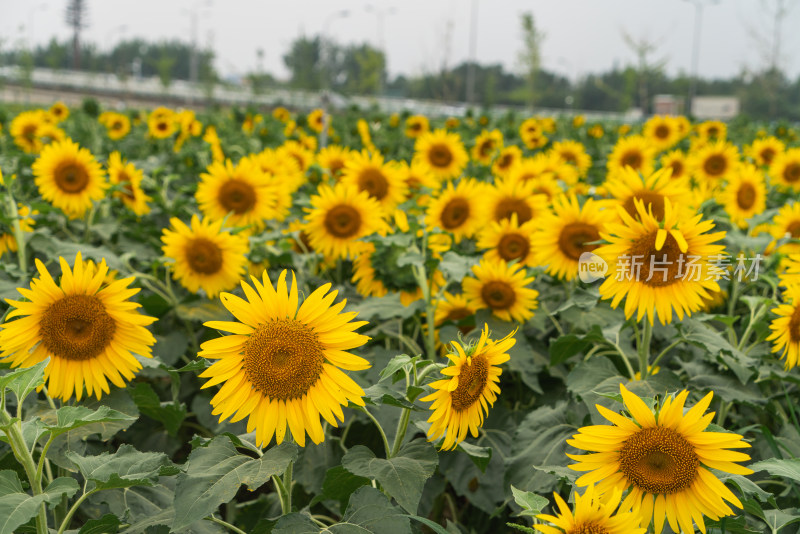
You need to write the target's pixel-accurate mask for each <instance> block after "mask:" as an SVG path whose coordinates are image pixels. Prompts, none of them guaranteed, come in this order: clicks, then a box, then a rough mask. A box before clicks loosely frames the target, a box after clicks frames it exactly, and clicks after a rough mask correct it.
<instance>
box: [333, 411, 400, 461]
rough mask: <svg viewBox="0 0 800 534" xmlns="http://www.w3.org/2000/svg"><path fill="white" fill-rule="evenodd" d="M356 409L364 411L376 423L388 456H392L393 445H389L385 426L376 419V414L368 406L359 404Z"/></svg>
mask: <svg viewBox="0 0 800 534" xmlns="http://www.w3.org/2000/svg"><path fill="white" fill-rule="evenodd" d="M356 409H357V410H359V411H361V412H364V413H365V414H366V415H367V417H369V418H370V420H371V421H372V423H373V424H374V425H375V428H377V429H378V432H379V433H380V435H381V439H382V440H383V448H384V450H385V451H386V458H391V454H392V449H391V447H389V440H388V439H386V432H384V431H383V427H382V426H381V424H380V423H379V422H378V420H377V419H375V416H373V415H372V414H371V413H369V410H367V408H366V406H358V407H357V408H356ZM349 428H350V427H349V426H348V430H349ZM342 438H344V434H343V435H342Z"/></svg>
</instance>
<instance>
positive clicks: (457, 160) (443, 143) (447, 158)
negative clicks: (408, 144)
mask: <svg viewBox="0 0 800 534" xmlns="http://www.w3.org/2000/svg"><path fill="white" fill-rule="evenodd" d="M414 161H417V162H419V163H422V164H424V165H427V166H428V168H429V169H430V170H431V172H432V173H433V174H434V175H435V176H436V177H437V178H438V179H440V180H450V179H451V178H455V177H457V176H459V175H460V174H461V171H463V170H464V167H466V165H467V162H468V161H469V156H468V155H467V151H466V149H465V148H464V144H463V143H462V142H461V137H459V135H458V134H456V133H451V132H448V131H446V130H441V129H439V130H434V131H432V132H427V133H425V134H423V135H421V136H420V137H418V138H417V141H416V143H415V144H414Z"/></svg>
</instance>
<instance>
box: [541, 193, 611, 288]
mask: <svg viewBox="0 0 800 534" xmlns="http://www.w3.org/2000/svg"><path fill="white" fill-rule="evenodd" d="M614 218H615V217H614V213H613V211H612V210H602V209H600V206H599V204H598V203H597V202H595V201H594V200H592V199H591V198H590V199H587V200H586V202H585V203H584V204H583V207H581V206H580V204H578V199H577V198H576V197H575V196H574V195H570V196H566V195H562V196H560V197H556V199H555V200H554V201H553V211H549V210H548V211H546V212H545V213H544V214H542V216H541V218H539V220H538V221H537V223H536V227H537V229H536V231H535V233H534V234H533V236H531V244H532V249H533V250H534V251H535V258H534V261H535V263H536V264H538V265H547V272H548V273H550V274H551V275H552V276H554V277H557V278H563V279H565V280H572V279H573V278H575V277H576V276H578V265H579V264H578V262H579V260H580V258H581V255H583V254H584V253H586V252H592V251H594V250H595V249H596V248H597V247H599V246H600V245H599V244H597V243H595V242H596V241H600V232H603V231H604V229H605V226H606V224H608V223H609V222H610V221H612V220H614Z"/></svg>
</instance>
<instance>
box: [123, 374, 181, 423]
mask: <svg viewBox="0 0 800 534" xmlns="http://www.w3.org/2000/svg"><path fill="white" fill-rule="evenodd" d="M131 398H133V402H135V403H136V406H137V407H138V408H139V412H140V413H142V414H144V415H146V416H147V417H150V418H152V419H155V420H156V421H160V422H161V423H163V424H164V428H166V429H167V432H169V434H170V435H171V436H176V435H177V433H178V429H179V428H180V427H181V424H182V423H183V420H184V419H186V405H185V404H183V403H181V404H177V405H176V404H175V403H172V402H161V399H159V398H158V394H157V393H156V392H155V391H154V390H153V387H152V386H151V385H150V384H148V383H147V382H139V383H138V384H136V387H135V388H133V390H131Z"/></svg>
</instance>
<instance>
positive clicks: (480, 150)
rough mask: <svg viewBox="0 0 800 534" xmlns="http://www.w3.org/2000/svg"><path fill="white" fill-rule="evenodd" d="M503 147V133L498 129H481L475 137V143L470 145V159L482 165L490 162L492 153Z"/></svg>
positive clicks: (492, 156)
mask: <svg viewBox="0 0 800 534" xmlns="http://www.w3.org/2000/svg"><path fill="white" fill-rule="evenodd" d="M502 148H503V134H502V133H501V132H500V130H492V131H491V132H490V131H488V130H483V131H482V132H481V133H480V135H479V136H478V137H476V138H475V145H474V146H473V147H472V150H471V152H470V153H471V155H472V160H473V161H477V162H478V163H480V164H482V165H489V164H490V163H492V159H493V158H494V155H495V154H496V153H497V152H498V151H499V150H501V149H502Z"/></svg>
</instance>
